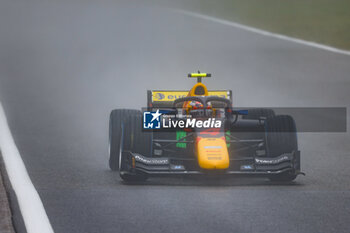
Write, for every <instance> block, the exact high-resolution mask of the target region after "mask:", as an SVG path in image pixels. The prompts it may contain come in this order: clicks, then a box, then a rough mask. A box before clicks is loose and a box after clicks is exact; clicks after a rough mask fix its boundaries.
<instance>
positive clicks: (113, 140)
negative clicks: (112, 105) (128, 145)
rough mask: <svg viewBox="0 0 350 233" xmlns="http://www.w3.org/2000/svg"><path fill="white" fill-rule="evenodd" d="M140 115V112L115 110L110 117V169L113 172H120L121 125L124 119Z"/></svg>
mask: <svg viewBox="0 0 350 233" xmlns="http://www.w3.org/2000/svg"><path fill="white" fill-rule="evenodd" d="M137 114H140V111H139V110H133V109H115V110H113V111H112V112H111V114H110V115H109V167H110V169H111V170H113V171H118V170H119V153H120V139H121V135H122V128H121V125H122V123H123V121H124V119H126V118H129V117H130V116H133V115H137Z"/></svg>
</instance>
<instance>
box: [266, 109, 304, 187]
mask: <svg viewBox="0 0 350 233" xmlns="http://www.w3.org/2000/svg"><path fill="white" fill-rule="evenodd" d="M265 132H266V149H267V154H268V156H269V157H277V156H280V155H282V154H284V153H291V152H293V151H298V142H297V133H296V126H295V122H294V119H293V118H292V117H291V116H288V115H279V116H273V117H269V118H267V120H266V121H265ZM298 167H300V164H299V165H298ZM296 177H297V175H295V174H294V173H292V174H291V173H289V172H285V173H281V174H278V175H273V176H270V177H269V179H270V180H271V181H280V182H289V181H293V180H294V179H295V178H296Z"/></svg>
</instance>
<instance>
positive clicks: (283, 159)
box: [255, 155, 291, 164]
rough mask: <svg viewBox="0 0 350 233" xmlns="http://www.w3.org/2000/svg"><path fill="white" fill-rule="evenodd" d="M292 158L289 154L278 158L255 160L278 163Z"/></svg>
mask: <svg viewBox="0 0 350 233" xmlns="http://www.w3.org/2000/svg"><path fill="white" fill-rule="evenodd" d="M288 160H291V159H290V157H289V156H287V155H281V156H279V157H277V158H272V159H267V158H266V159H261V158H255V162H256V163H257V164H278V163H281V162H284V161H288Z"/></svg>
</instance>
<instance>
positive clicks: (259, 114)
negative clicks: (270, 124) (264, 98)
mask: <svg viewBox="0 0 350 233" xmlns="http://www.w3.org/2000/svg"><path fill="white" fill-rule="evenodd" d="M274 116H275V111H273V109H270V108H252V109H248V115H243V116H242V118H243V119H249V120H259V119H260V118H265V119H266V118H269V117H274Z"/></svg>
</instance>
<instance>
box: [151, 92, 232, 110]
mask: <svg viewBox="0 0 350 233" xmlns="http://www.w3.org/2000/svg"><path fill="white" fill-rule="evenodd" d="M187 95H188V91H161V90H148V91H147V107H156V108H157V107H171V106H172V105H173V102H174V100H176V99H178V98H182V97H186V96H187ZM208 95H209V96H218V97H222V98H226V99H229V100H231V102H232V91H231V90H212V91H208Z"/></svg>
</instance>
